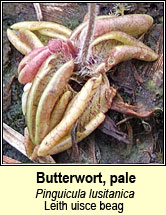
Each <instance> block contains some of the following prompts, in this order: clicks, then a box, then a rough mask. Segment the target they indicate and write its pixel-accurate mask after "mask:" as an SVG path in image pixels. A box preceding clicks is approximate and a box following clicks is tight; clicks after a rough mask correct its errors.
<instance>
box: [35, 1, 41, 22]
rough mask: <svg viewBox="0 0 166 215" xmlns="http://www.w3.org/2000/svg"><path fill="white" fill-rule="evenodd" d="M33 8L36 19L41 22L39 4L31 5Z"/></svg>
mask: <svg viewBox="0 0 166 215" xmlns="http://www.w3.org/2000/svg"><path fill="white" fill-rule="evenodd" d="M33 6H34V8H35V11H36V16H37V19H38V20H39V21H41V20H43V15H42V11H41V8H40V4H39V3H33Z"/></svg>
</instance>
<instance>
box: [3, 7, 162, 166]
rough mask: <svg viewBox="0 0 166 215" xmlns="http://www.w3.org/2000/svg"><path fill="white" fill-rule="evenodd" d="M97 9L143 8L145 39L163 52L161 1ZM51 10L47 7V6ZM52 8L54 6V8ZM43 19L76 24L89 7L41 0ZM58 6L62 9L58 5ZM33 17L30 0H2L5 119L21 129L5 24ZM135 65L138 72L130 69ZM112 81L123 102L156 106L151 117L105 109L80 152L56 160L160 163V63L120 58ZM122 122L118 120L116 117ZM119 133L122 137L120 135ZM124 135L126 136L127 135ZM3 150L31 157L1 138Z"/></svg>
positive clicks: (14, 54) (13, 56) (13, 55)
mask: <svg viewBox="0 0 166 215" xmlns="http://www.w3.org/2000/svg"><path fill="white" fill-rule="evenodd" d="M98 5H99V13H100V14H111V13H117V14H118V13H119V11H122V10H124V14H133V13H143V14H149V15H151V16H152V17H153V18H154V25H153V26H152V28H151V29H150V30H149V31H148V32H147V33H146V34H145V35H144V38H143V41H144V43H146V44H147V45H148V46H150V47H151V48H152V49H153V50H156V51H157V52H158V53H159V55H160V56H161V59H160V61H162V50H163V49H162V47H163V10H164V9H163V3H125V4H123V5H122V4H116V3H98ZM50 7H51V10H54V13H50V12H49V10H50ZM53 8H54V9H53ZM41 9H42V12H43V17H44V20H45V21H48V20H49V21H55V22H58V23H61V24H63V25H65V26H67V27H69V28H71V29H74V28H75V27H76V26H77V25H78V24H79V23H81V21H82V20H83V17H84V16H85V14H86V13H87V4H86V3H55V4H54V5H53V3H45V4H44V3H43V4H42V5H41ZM59 9H60V10H59ZM25 20H37V17H36V13H35V10H34V7H33V4H32V3H3V122H5V123H6V124H8V125H9V126H10V127H12V128H13V129H15V130H16V131H18V132H20V133H21V134H23V130H24V127H25V126H26V123H25V119H24V116H23V114H22V110H21V95H22V92H23V85H21V84H20V83H19V82H18V80H17V67H18V64H19V62H20V60H21V59H22V57H23V56H22V55H21V54H20V53H19V52H18V51H17V50H16V49H15V48H14V47H13V46H12V45H11V44H10V42H9V41H8V39H7V36H6V30H7V28H9V27H10V26H11V25H12V24H13V23H16V22H19V21H25ZM133 71H136V72H133ZM108 78H109V80H110V84H111V85H112V86H113V87H114V88H116V89H117V91H118V93H119V94H120V95H121V96H122V98H123V99H124V101H125V102H128V103H130V104H133V105H137V104H139V103H140V102H141V103H142V104H144V106H145V108H146V109H147V110H152V109H154V108H155V109H156V111H155V113H154V114H153V115H152V116H150V117H149V118H144V119H141V118H136V117H130V118H129V119H128V120H127V121H126V122H123V121H122V120H123V119H126V118H127V117H128V116H126V115H124V114H121V113H118V112H115V111H113V110H109V111H108V113H107V121H105V122H104V123H103V125H101V126H100V127H99V128H98V129H96V131H95V132H93V133H92V134H91V135H90V136H89V137H87V138H85V139H84V140H83V141H82V142H81V143H79V144H78V147H79V156H78V157H75V156H74V155H73V151H72V149H70V150H68V151H66V152H63V153H60V154H58V155H55V156H54V158H55V160H56V162H57V163H101V164H138V163H139V164H140V163H141V164H145V163H146V164H147V163H157V164H158V163H163V144H164V142H163V141H164V140H163V139H164V137H163V123H164V121H163V66H162V63H160V64H159V67H157V66H156V64H155V63H144V62H138V61H136V60H132V61H128V62H124V63H121V64H119V65H118V66H116V67H115V68H114V69H113V74H112V73H109V74H108ZM119 122H121V123H119ZM120 137H121V139H120ZM126 140H127V141H126ZM3 154H4V155H7V156H9V157H11V158H14V159H16V160H19V161H21V162H23V163H26V162H29V160H28V159H27V158H26V157H25V156H23V155H22V154H21V153H20V152H18V151H17V150H16V149H14V148H13V147H11V146H10V145H9V144H8V143H6V142H5V141H4V142H3Z"/></svg>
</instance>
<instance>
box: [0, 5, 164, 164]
mask: <svg viewBox="0 0 166 215" xmlns="http://www.w3.org/2000/svg"><path fill="white" fill-rule="evenodd" d="M16 2H20V1H14V2H13V1H1V23H2V22H3V3H16ZM40 2H41V3H45V1H37V2H35V1H23V2H21V3H40ZM59 2H61V3H69V2H70V3H75V1H59ZM94 2H95V3H100V2H99V1H79V2H77V3H94ZM123 2H124V1H118V2H117V1H102V3H123ZM125 2H126V3H128V2H129V3H146V2H149V1H132V2H131V1H125ZM153 2H154V3H156V1H150V3H153ZM46 3H49V2H46ZM50 3H58V1H51V2H50ZM158 3H163V6H164V7H163V10H164V16H163V19H164V21H165V10H166V8H165V1H159V2H158ZM2 28H3V24H2V25H1V47H2V46H3V43H2V38H3V36H2V32H3V31H2ZM163 34H164V40H163V43H164V48H163V49H164V54H163V62H164V73H163V78H164V86H163V88H164V89H163V117H164V129H163V136H164V142H163V146H164V147H163V149H164V153H163V161H164V163H163V164H153V163H152V164H27V165H26V164H3V155H2V150H1V161H0V166H91V167H93V166H99V167H102V166H166V163H165V156H166V153H165V152H166V147H165V132H164V131H165V22H164V25H163ZM2 50H3V49H1V94H0V96H1V149H2V142H3V121H2V118H3V117H2V113H3V99H2V98H3V81H2V80H3V78H2V75H3V72H2V71H3V67H2V65H3V64H2V59H3V58H2V55H3V53H2Z"/></svg>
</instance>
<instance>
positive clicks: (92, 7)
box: [78, 3, 97, 67]
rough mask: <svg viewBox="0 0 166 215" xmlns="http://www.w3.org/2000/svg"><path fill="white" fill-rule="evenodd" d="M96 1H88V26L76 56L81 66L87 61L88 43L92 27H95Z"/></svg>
mask: <svg viewBox="0 0 166 215" xmlns="http://www.w3.org/2000/svg"><path fill="white" fill-rule="evenodd" d="M96 10H97V7H96V3H89V10H88V26H87V31H86V36H85V39H84V41H83V44H82V46H81V50H80V53H79V57H78V62H80V63H81V65H82V67H83V66H85V65H86V64H87V63H88V60H89V51H90V50H89V48H90V43H91V40H92V38H93V34H94V27H95V18H96V12H97V11H96Z"/></svg>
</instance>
